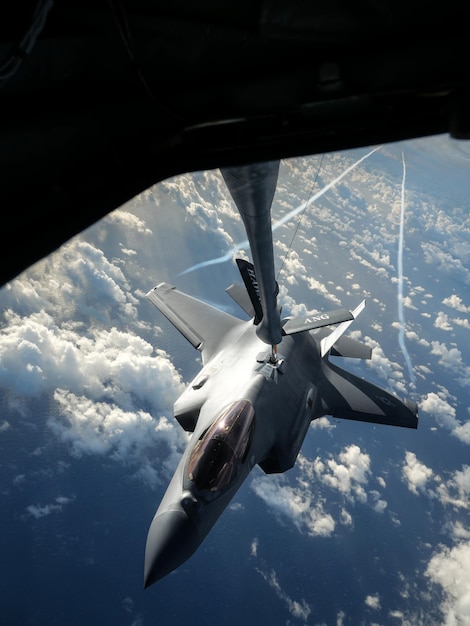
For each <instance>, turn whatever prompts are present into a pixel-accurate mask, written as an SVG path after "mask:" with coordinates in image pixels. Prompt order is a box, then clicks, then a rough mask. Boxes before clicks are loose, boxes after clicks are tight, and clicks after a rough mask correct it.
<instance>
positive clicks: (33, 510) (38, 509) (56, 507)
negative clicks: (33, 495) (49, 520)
mask: <svg viewBox="0 0 470 626" xmlns="http://www.w3.org/2000/svg"><path fill="white" fill-rule="evenodd" d="M73 500H74V498H66V497H65V496H57V498H55V500H54V502H53V503H51V504H43V505H40V504H30V505H29V506H27V507H26V512H27V514H28V516H30V517H34V518H35V519H40V518H41V517H47V516H48V515H51V513H58V512H60V511H62V509H63V508H64V506H65V505H66V504H69V503H70V502H73Z"/></svg>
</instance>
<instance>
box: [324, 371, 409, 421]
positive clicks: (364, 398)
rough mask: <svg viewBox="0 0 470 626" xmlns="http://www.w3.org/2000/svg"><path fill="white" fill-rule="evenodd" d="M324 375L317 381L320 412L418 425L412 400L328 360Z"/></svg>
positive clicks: (351, 417) (333, 415) (346, 417)
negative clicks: (320, 405) (398, 395)
mask: <svg viewBox="0 0 470 626" xmlns="http://www.w3.org/2000/svg"><path fill="white" fill-rule="evenodd" d="M323 374H324V376H325V379H324V380H322V381H319V385H318V386H319V389H321V392H320V393H321V399H322V408H323V412H322V414H323V415H324V414H325V413H326V414H327V415H331V416H332V417H338V418H344V419H349V420H358V421H361V422H372V423H374V424H385V425H387V426H401V427H404V428H417V427H418V407H417V405H416V403H415V402H412V401H410V400H401V399H400V398H398V397H397V396H395V395H392V394H391V393H389V392H388V391H385V389H381V388H380V387H377V385H374V384H373V383H370V382H368V381H366V380H364V379H362V378H359V377H358V376H355V375H354V374H351V373H349V372H346V371H345V370H343V369H341V368H339V367H336V366H335V365H333V364H332V363H330V362H328V365H327V367H326V368H325V369H324V370H323Z"/></svg>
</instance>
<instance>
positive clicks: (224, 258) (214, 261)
mask: <svg viewBox="0 0 470 626" xmlns="http://www.w3.org/2000/svg"><path fill="white" fill-rule="evenodd" d="M381 147H382V146H377V147H376V148H373V149H372V150H371V151H370V152H368V153H367V154H365V155H364V156H362V157H361V158H360V159H358V160H357V161H355V162H354V163H353V164H352V165H350V166H349V167H348V168H347V169H345V170H344V172H343V173H342V174H340V175H339V176H337V177H336V178H334V179H333V180H332V181H331V182H330V183H328V184H327V185H325V187H323V188H322V189H320V191H318V192H317V193H316V194H314V195H313V196H312V197H311V198H309V200H308V201H307V202H303V203H302V204H301V205H300V206H298V207H297V208H296V209H292V211H290V212H289V213H287V214H286V215H284V217H282V218H281V219H280V220H278V221H277V222H275V224H274V225H273V227H272V230H273V232H274V231H275V230H277V229H278V228H280V227H281V226H283V225H284V224H285V223H286V222H288V221H289V220H290V219H292V218H293V217H295V216H296V215H297V214H298V213H300V212H301V211H303V210H304V209H305V208H306V207H308V206H310V205H311V204H312V203H313V202H315V200H318V198H320V197H321V196H322V195H323V194H324V193H326V192H327V191H328V190H329V189H331V188H332V187H334V186H335V185H336V184H337V183H339V181H340V180H341V179H343V178H344V177H345V176H347V175H348V174H349V172H351V171H352V170H353V169H355V168H356V167H357V166H358V165H359V164H360V163H362V161H365V160H366V159H368V158H369V157H370V156H371V155H372V154H374V152H376V151H377V150H379V149H380V148H381ZM248 247H249V243H248V240H247V239H246V240H245V241H242V242H240V243H238V244H237V245H236V246H234V247H233V248H232V249H231V250H229V251H228V252H227V253H226V254H224V255H223V256H219V257H216V258H214V259H209V260H208V261H202V262H201V263H198V264H197V265H192V266H191V267H189V268H188V269H186V270H184V271H183V272H180V273H179V274H178V276H182V275H183V274H189V273H190V272H194V271H195V270H199V269H202V268H203V267H208V266H209V265H217V263H225V262H226V261H230V259H231V258H232V257H233V255H234V254H235V253H236V252H238V250H244V249H246V248H248Z"/></svg>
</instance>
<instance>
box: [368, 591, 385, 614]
mask: <svg viewBox="0 0 470 626" xmlns="http://www.w3.org/2000/svg"><path fill="white" fill-rule="evenodd" d="M364 603H365V605H366V606H368V607H369V608H370V609H374V611H378V610H380V608H381V606H380V596H379V594H378V593H376V594H374V595H371V596H366V599H365V600H364Z"/></svg>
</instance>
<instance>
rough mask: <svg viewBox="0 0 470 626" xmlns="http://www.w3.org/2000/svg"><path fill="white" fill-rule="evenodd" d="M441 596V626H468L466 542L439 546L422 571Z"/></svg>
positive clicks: (469, 589)
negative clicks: (460, 625)
mask: <svg viewBox="0 0 470 626" xmlns="http://www.w3.org/2000/svg"><path fill="white" fill-rule="evenodd" d="M425 574H426V576H427V577H428V578H430V579H431V580H432V581H433V582H434V583H436V584H438V585H440V587H441V588H442V591H443V592H444V594H445V599H444V601H443V603H442V605H441V611H442V614H443V617H444V619H443V622H442V623H443V624H446V626H452V625H454V624H467V625H468V624H470V542H468V541H462V542H460V543H458V544H457V545H455V546H454V547H452V548H449V547H444V546H442V547H441V548H440V549H439V550H438V551H437V552H436V553H435V554H434V555H433V557H432V558H431V560H430V561H429V563H428V566H427V568H426V572H425Z"/></svg>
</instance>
